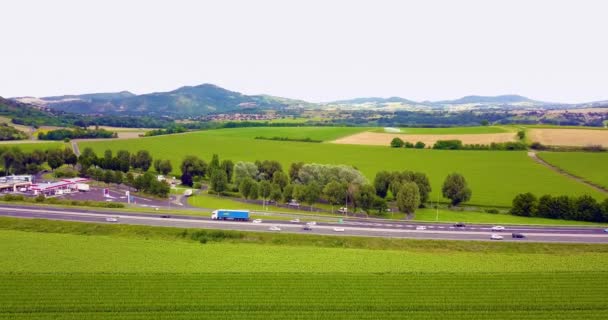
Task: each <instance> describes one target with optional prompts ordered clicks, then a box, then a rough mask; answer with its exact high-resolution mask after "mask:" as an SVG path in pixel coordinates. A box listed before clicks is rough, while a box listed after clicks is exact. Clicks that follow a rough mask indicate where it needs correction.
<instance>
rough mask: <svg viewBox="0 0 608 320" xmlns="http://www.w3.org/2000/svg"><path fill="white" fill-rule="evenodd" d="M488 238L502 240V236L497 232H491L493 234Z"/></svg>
mask: <svg viewBox="0 0 608 320" xmlns="http://www.w3.org/2000/svg"><path fill="white" fill-rule="evenodd" d="M490 239H491V240H502V239H503V237H502V236H501V235H499V234H495V233H493V234H492V235H491V236H490Z"/></svg>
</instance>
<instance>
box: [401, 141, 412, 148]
mask: <svg viewBox="0 0 608 320" xmlns="http://www.w3.org/2000/svg"><path fill="white" fill-rule="evenodd" d="M403 146H404V147H406V148H410V149H411V148H413V147H414V144H413V143H411V142H408V141H405V142H404V143H403Z"/></svg>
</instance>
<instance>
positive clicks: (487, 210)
mask: <svg viewBox="0 0 608 320" xmlns="http://www.w3.org/2000/svg"><path fill="white" fill-rule="evenodd" d="M485 211H486V213H492V214H498V209H493V208H492V209H486V210H485Z"/></svg>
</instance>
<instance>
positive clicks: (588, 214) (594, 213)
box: [574, 195, 602, 222]
mask: <svg viewBox="0 0 608 320" xmlns="http://www.w3.org/2000/svg"><path fill="white" fill-rule="evenodd" d="M574 218H575V220H582V221H595V222H602V207H601V206H600V204H599V203H597V200H595V198H593V197H591V196H589V195H582V196H580V197H578V199H576V216H575V217H574Z"/></svg>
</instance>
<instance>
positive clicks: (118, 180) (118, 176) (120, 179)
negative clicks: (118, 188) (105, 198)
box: [112, 170, 124, 185]
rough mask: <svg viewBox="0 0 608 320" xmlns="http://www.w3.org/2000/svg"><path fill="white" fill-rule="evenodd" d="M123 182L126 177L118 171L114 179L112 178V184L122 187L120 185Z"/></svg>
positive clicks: (115, 172)
mask: <svg viewBox="0 0 608 320" xmlns="http://www.w3.org/2000/svg"><path fill="white" fill-rule="evenodd" d="M123 180H124V176H123V174H122V171H118V170H117V171H114V177H113V178H112V182H114V183H116V184H118V185H120V184H122V182H123Z"/></svg>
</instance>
